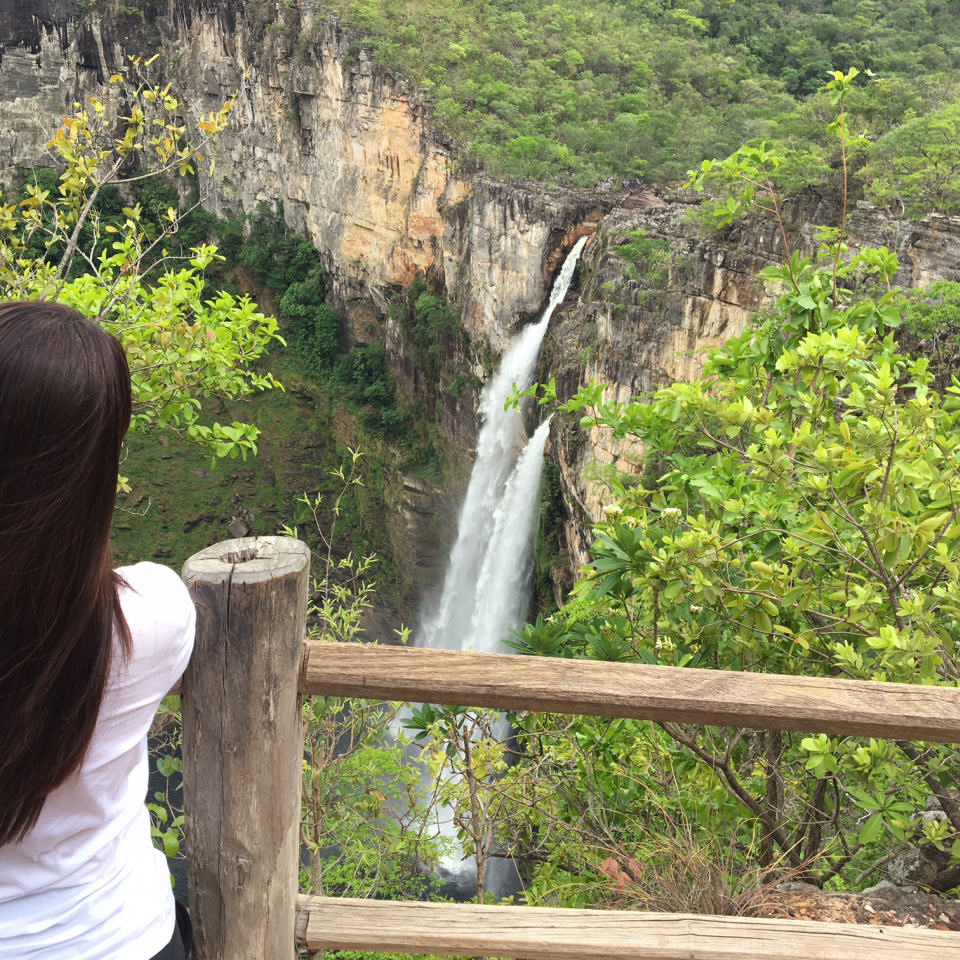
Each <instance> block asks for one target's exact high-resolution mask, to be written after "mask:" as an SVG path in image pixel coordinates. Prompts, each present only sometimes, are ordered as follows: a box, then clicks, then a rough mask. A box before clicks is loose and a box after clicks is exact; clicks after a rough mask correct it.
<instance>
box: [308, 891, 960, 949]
mask: <svg viewBox="0 0 960 960" xmlns="http://www.w3.org/2000/svg"><path fill="white" fill-rule="evenodd" d="M301 905H302V906H301V908H300V909H301V911H302V912H303V913H305V914H306V915H307V923H306V935H305V937H304V941H303V942H302V943H300V944H299V945H300V946H305V947H306V948H307V949H308V950H327V949H329V950H332V949H336V948H340V949H352V950H384V951H396V952H397V953H424V952H430V953H438V954H455V955H460V956H462V955H468V956H479V957H492V956H496V957H520V958H524V960H617V958H627V957H629V958H631V960H867V958H869V960H948V958H956V957H960V934H957V933H952V932H940V931H936V930H921V929H912V928H911V929H905V928H903V927H882V926H867V925H860V924H845V923H816V922H811V921H806V920H754V919H748V918H744V917H704V916H694V915H691V914H681V913H629V912H626V911H618V910H556V909H548V908H543V907H492V906H485V907H479V906H473V905H468V904H459V903H455V904H446V903H413V902H392V901H389V900H347V899H342V898H334V897H331V898H324V897H311V898H309V899H307V898H301Z"/></svg>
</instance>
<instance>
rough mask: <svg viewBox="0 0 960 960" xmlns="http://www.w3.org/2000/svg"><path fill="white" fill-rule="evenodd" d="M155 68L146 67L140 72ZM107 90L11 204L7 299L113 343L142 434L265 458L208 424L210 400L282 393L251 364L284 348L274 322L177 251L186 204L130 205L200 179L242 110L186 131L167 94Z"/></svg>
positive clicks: (244, 429)
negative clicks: (107, 335) (58, 306)
mask: <svg viewBox="0 0 960 960" xmlns="http://www.w3.org/2000/svg"><path fill="white" fill-rule="evenodd" d="M148 66H149V64H145V63H143V62H142V61H140V60H139V59H136V60H134V61H133V62H132V64H131V72H133V73H139V72H142V71H145V70H146V69H147V67H148ZM108 88H109V96H110V98H111V101H112V102H111V103H109V104H105V103H103V102H102V101H101V100H100V99H98V98H97V97H91V98H90V101H89V103H88V104H87V105H82V104H79V103H78V104H76V105H75V112H74V113H73V114H72V115H71V116H69V117H67V118H66V119H64V120H63V122H62V123H61V125H60V126H59V128H58V129H57V132H56V133H55V135H54V136H53V138H52V139H51V141H50V143H49V148H50V150H51V153H52V154H53V155H54V156H55V157H56V158H57V159H58V161H59V163H60V168H59V170H58V171H57V173H56V174H55V175H51V174H50V173H49V172H46V173H43V174H41V173H37V174H36V175H34V176H33V177H30V176H27V177H25V178H24V179H23V182H22V183H21V184H20V191H19V194H16V193H15V195H14V196H12V197H9V198H6V199H5V198H4V196H3V194H2V193H0V297H2V298H4V299H21V298H43V299H53V300H59V301H61V302H62V303H66V304H69V305H70V306H73V307H75V308H76V309H78V310H79V311H80V312H81V313H83V314H84V315H86V316H88V317H91V318H93V319H95V320H97V321H99V322H100V323H101V324H102V325H103V326H104V328H105V329H107V330H109V331H110V332H111V333H113V334H114V335H115V336H116V337H117V338H118V339H119V340H120V342H121V343H122V344H123V347H124V350H125V352H126V354H127V359H128V361H129V363H130V373H131V380H132V386H133V405H134V406H133V423H132V426H133V429H134V430H137V429H142V428H144V427H147V426H150V425H156V426H160V427H164V428H168V429H171V430H174V431H180V432H182V433H183V434H184V435H186V436H188V437H189V438H190V439H191V440H193V441H194V442H196V443H199V444H203V445H205V446H206V448H207V449H208V450H209V451H210V453H212V455H213V456H214V457H237V456H243V457H246V455H247V454H248V453H250V452H256V439H257V436H258V431H257V428H256V427H255V426H254V425H252V424H249V423H241V422H234V423H231V424H221V423H219V422H214V423H212V424H210V423H203V422H201V407H202V399H203V398H205V397H210V396H221V397H229V398H237V397H243V396H249V395H250V394H252V393H255V392H258V391H262V390H267V389H270V388H272V387H275V386H276V385H277V384H276V381H275V380H274V379H273V377H272V376H271V375H270V374H269V373H268V372H262V371H260V370H258V369H256V368H255V366H254V363H255V361H256V360H257V359H258V358H260V357H261V356H263V354H264V353H265V351H266V350H267V348H268V347H269V345H270V344H271V343H272V342H275V341H277V340H279V335H278V333H277V324H276V321H275V320H274V319H273V318H272V317H267V316H264V315H263V314H261V313H260V312H259V311H258V310H257V308H256V305H255V304H254V303H253V302H252V301H251V300H250V299H249V298H248V297H239V298H238V297H235V296H234V295H233V294H231V293H230V292H229V291H226V290H221V291H219V292H213V291H211V290H209V289H208V288H207V279H206V277H205V270H206V268H207V267H208V266H209V265H210V264H211V263H212V262H213V261H214V258H215V256H216V248H215V247H214V246H212V245H210V244H207V243H198V244H197V245H195V246H192V247H189V248H188V249H186V250H184V249H183V247H182V246H181V245H179V244H177V243H176V240H175V234H176V233H177V231H178V228H179V226H180V223H181V221H182V219H183V213H182V212H181V210H180V209H179V205H178V204H171V205H169V206H168V207H167V208H166V209H165V210H163V211H162V212H161V211H159V210H157V209H156V208H155V209H154V213H155V214H157V216H156V217H155V218H154V219H153V220H151V219H150V218H149V217H145V214H144V208H143V207H142V206H141V205H140V204H138V203H135V202H129V197H128V196H126V195H125V193H124V191H125V190H129V188H130V187H131V186H132V185H133V184H134V183H137V184H140V183H144V182H147V183H149V182H150V181H152V180H156V179H157V178H159V177H162V176H165V175H166V176H170V177H174V176H176V175H179V176H180V177H185V176H188V175H193V174H194V173H195V172H196V169H197V168H202V166H203V165H204V164H205V163H206V159H205V156H204V153H203V149H205V148H206V143H207V142H208V141H209V140H210V139H211V138H213V137H215V136H216V135H217V134H219V133H220V132H221V131H222V130H223V128H224V127H225V125H226V123H227V119H228V117H229V114H230V110H231V107H232V103H231V102H229V101H228V102H227V103H225V104H224V105H223V106H222V107H220V109H218V110H215V111H212V112H211V113H210V114H208V115H207V117H206V118H205V119H201V121H200V122H199V123H198V125H197V129H196V130H193V131H188V130H187V128H186V126H184V124H183V123H182V122H181V119H180V109H181V108H180V103H179V100H178V99H177V97H176V96H174V94H173V93H172V92H171V87H170V84H167V85H166V86H163V87H161V86H160V85H159V84H156V83H152V82H150V81H147V80H144V79H140V80H130V81H128V80H127V79H125V77H124V76H123V75H121V74H119V73H117V74H114V75H113V76H112V77H110V80H109V84H108ZM121 104H122V106H121ZM124 110H126V111H128V112H127V113H125V114H124V113H122V111H124ZM118 114H121V115H119V116H118ZM147 131H149V135H148V133H147ZM133 157H137V158H138V162H139V164H140V166H139V168H138V171H137V173H136V174H131V173H130V171H129V167H130V162H131V159H132V158H133ZM124 199H126V200H128V202H127V204H126V205H124V202H123V200H124ZM168 240H170V243H169V244H168V243H167V241H168Z"/></svg>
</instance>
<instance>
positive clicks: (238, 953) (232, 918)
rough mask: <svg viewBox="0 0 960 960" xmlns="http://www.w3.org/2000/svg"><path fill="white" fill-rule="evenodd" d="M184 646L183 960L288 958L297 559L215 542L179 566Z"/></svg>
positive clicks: (304, 583) (305, 555)
mask: <svg viewBox="0 0 960 960" xmlns="http://www.w3.org/2000/svg"><path fill="white" fill-rule="evenodd" d="M183 579H184V580H185V581H186V583H187V586H188V587H189V589H190V593H191V595H192V596H193V600H194V603H195V604H196V607H197V641H196V647H195V649H194V653H193V659H192V660H191V663H190V667H189V669H188V670H187V672H186V674H185V676H184V681H183V780H184V808H185V812H186V839H187V849H188V858H189V866H188V870H189V881H190V909H191V914H192V917H193V923H194V932H195V946H194V952H193V957H194V960H293V957H294V956H295V952H294V923H295V899H296V893H297V876H298V869H299V833H300V776H301V766H302V758H303V728H302V720H301V716H300V701H299V695H298V693H297V682H298V678H299V673H300V665H301V659H302V648H303V637H304V630H305V626H306V609H307V595H308V592H309V579H310V551H309V550H308V549H307V547H306V545H305V544H303V543H301V542H300V541H299V540H294V539H292V538H290V537H246V538H243V539H240V540H227V541H224V542H222V543H217V544H214V545H213V546H212V547H207V549H205V550H201V551H200V552H199V553H195V554H194V555H193V556H192V557H191V558H190V559H189V560H188V561H187V562H186V563H185V564H184V566H183Z"/></svg>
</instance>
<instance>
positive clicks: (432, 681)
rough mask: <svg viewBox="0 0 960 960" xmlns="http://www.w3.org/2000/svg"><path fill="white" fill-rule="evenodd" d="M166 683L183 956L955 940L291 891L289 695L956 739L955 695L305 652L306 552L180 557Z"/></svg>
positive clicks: (531, 661)
mask: <svg viewBox="0 0 960 960" xmlns="http://www.w3.org/2000/svg"><path fill="white" fill-rule="evenodd" d="M183 577H184V580H185V581H186V582H187V585H188V586H189V588H190V591H191V593H192V595H193V598H194V601H195V603H196V605H197V613H198V618H197V643H196V649H195V651H194V655H193V659H192V661H191V664H190V667H189V669H188V671H187V673H186V675H185V676H184V681H183V689H182V692H183V764H184V791H185V798H184V803H185V808H186V818H187V819H186V832H187V840H188V846H189V857H190V862H189V881H190V907H191V912H192V915H193V922H194V927H195V932H196V946H195V949H194V958H195V960H293V958H294V957H295V955H296V949H297V948H298V947H299V948H301V949H302V948H306V949H308V950H310V951H320V950H324V949H335V948H343V949H347V948H349V949H353V950H361V951H363V950H369V951H373V950H380V951H393V952H397V953H437V954H452V955H467V956H483V957H490V956H496V957H520V958H538V960H539V958H542V960H553V958H557V960H560V958H569V960H593V958H596V960H608V958H621V957H624V958H625V957H630V958H636V960H854V958H858V960H859V958H864V957H868V958H869V960H950V958H960V934H957V933H947V932H940V931H933V930H925V929H912V928H910V929H908V928H895V927H883V926H861V925H853V924H837V923H813V922H809V921H800V920H764V919H749V918H740V917H708V916H693V915H687V914H656V913H632V912H625V911H604V910H558V909H548V908H541V907H507V906H472V905H463V904H437V903H415V902H414V903H408V902H392V901H382V900H353V899H343V898H333V897H298V896H297V892H296V885H297V877H298V867H299V825H300V776H301V767H302V757H303V742H302V735H303V733H302V730H303V728H302V718H301V711H300V697H301V696H302V695H304V694H323V695H330V696H334V695H335V696H351V697H366V698H370V699H376V700H415V701H423V702H431V703H439V704H450V705H462V706H484V707H499V708H503V709H514V710H516V709H522V710H542V711H550V712H556V713H576V714H592V715H597V716H611V717H634V718H639V719H657V720H674V721H678V722H684V723H700V724H717V725H724V726H740V727H750V728H760V729H769V730H802V731H822V732H825V733H832V734H840V735H858V736H863V735H869V736H875V737H887V738H891V739H917V740H929V741H937V742H944V743H955V742H960V689H953V688H944V687H921V686H910V685H906V684H893V683H870V682H867V681H851V680H829V679H821V678H804V677H787V676H771V675H766V674H751V673H734V672H728V671H713V670H691V669H677V668H672V667H659V666H642V665H624V664H607V663H598V662H593V661H582V660H554V659H546V658H533V657H526V658H525V657H514V656H505V655H498V654H479V653H461V652H456V651H439V650H420V649H416V648H406V647H404V648H398V647H384V646H365V645H359V644H327V643H313V642H304V640H303V639H302V638H303V636H304V631H305V624H306V607H307V595H308V589H309V551H308V550H307V548H306V546H305V545H304V544H302V543H300V542H299V541H297V540H292V539H289V538H280V537H258V538H246V539H243V540H230V541H226V542H224V543H220V544H216V545H214V546H212V547H209V548H207V549H206V550H203V551H201V552H200V553H198V554H195V555H194V556H193V557H191V558H190V559H189V560H188V561H187V563H186V564H185V566H184V569H183Z"/></svg>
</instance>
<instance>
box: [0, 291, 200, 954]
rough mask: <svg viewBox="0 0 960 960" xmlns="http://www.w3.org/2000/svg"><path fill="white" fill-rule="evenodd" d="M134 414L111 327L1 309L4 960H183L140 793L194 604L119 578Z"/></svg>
mask: <svg viewBox="0 0 960 960" xmlns="http://www.w3.org/2000/svg"><path fill="white" fill-rule="evenodd" d="M131 410H132V397H131V386H130V372H129V369H128V366H127V361H126V357H125V355H124V352H123V349H122V347H121V345H120V344H119V343H118V342H117V341H116V340H115V339H114V338H113V337H111V336H109V335H108V334H107V333H106V332H105V331H104V330H103V329H102V328H100V327H99V326H98V325H97V324H95V323H93V322H91V321H90V320H88V319H86V318H84V317H82V316H81V315H80V314H78V313H77V312H76V311H75V310H72V309H70V308H69V307H66V306H63V305H61V304H57V303H50V302H11V303H0V717H2V719H3V723H4V747H3V749H2V750H0V960H48V958H49V960H53V958H56V960H94V958H96V960H150V958H154V960H167V958H168V957H172V958H176V957H180V958H182V957H183V956H184V954H185V951H184V949H183V946H182V945H181V944H180V938H179V933H178V932H177V931H178V929H179V925H178V926H177V927H175V922H174V921H175V918H174V913H175V908H174V902H173V897H172V894H171V889H170V879H169V875H168V873H167V870H166V863H165V860H164V857H163V855H162V854H161V853H160V852H159V851H156V850H154V849H153V847H152V844H151V839H150V823H149V818H148V815H147V812H146V809H145V807H144V798H145V794H146V790H147V739H146V738H147V732H148V730H149V728H150V723H151V720H152V717H153V714H154V712H155V710H156V708H157V705H158V703H159V701H160V699H161V698H162V697H163V695H164V694H165V693H166V692H167V690H169V689H170V687H171V686H172V685H173V683H174V682H175V681H176V679H177V677H178V676H179V675H180V673H181V672H182V671H183V668H184V666H185V665H186V662H187V659H188V658H189V655H190V649H191V646H192V642H193V607H192V604H191V602H190V598H189V595H188V594H187V591H186V588H185V587H184V586H183V584H182V583H180V580H179V578H178V577H177V576H176V574H174V573H173V572H172V571H170V570H167V569H166V568H164V567H159V566H156V565H154V564H138V565H137V566H135V567H130V568H127V569H125V570H123V571H119V572H115V571H114V570H113V569H112V563H111V561H110V529H111V521H112V518H113V509H114V503H115V500H116V487H117V472H118V468H119V461H120V454H121V448H122V443H123V438H124V435H125V434H126V431H127V428H128V426H129V424H130V417H131ZM125 578H126V579H125ZM171 951H172V952H171Z"/></svg>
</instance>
